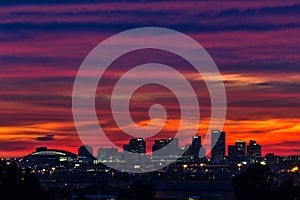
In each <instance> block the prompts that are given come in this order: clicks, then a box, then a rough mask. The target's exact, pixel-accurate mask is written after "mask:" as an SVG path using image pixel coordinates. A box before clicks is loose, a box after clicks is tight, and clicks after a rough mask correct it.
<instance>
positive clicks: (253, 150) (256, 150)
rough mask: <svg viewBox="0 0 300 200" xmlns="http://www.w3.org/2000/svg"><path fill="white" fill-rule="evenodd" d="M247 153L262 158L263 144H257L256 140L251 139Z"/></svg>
mask: <svg viewBox="0 0 300 200" xmlns="http://www.w3.org/2000/svg"><path fill="white" fill-rule="evenodd" d="M247 154H248V156H250V157H255V158H260V157H261V145H259V144H257V143H256V141H255V140H250V142H249V145H248V146H247Z"/></svg>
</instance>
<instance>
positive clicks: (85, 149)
mask: <svg viewBox="0 0 300 200" xmlns="http://www.w3.org/2000/svg"><path fill="white" fill-rule="evenodd" d="M213 131H219V130H213ZM213 131H212V132H213ZM219 132H220V133H221V132H222V133H223V134H226V133H225V132H224V131H219ZM219 139H220V138H219ZM171 140H176V142H175V147H177V148H179V149H185V150H186V151H188V150H190V151H191V152H190V153H191V155H194V156H195V155H199V152H200V149H203V148H204V152H205V151H206V149H205V147H204V146H203V144H202V138H201V136H193V137H192V138H191V141H190V143H187V144H185V145H184V146H180V145H179V140H178V138H168V139H162V138H161V139H158V140H155V141H154V143H153V144H152V145H151V149H152V150H151V151H150V152H149V151H147V149H146V148H145V147H146V141H145V140H144V138H136V139H131V140H130V141H127V142H125V143H124V144H123V149H121V151H119V150H120V149H118V148H111V147H100V148H97V149H94V148H93V147H91V146H89V145H81V146H79V147H77V149H76V153H75V154H77V155H78V156H84V157H89V156H90V155H93V156H94V157H95V158H98V157H101V155H102V154H103V155H104V154H107V152H106V151H105V150H109V152H113V154H114V153H125V151H129V152H132V153H142V154H145V155H151V156H155V154H153V152H154V153H155V151H157V150H159V149H160V148H163V147H164V146H165V145H168V143H169V141H171ZM221 140H222V137H221ZM141 141H142V143H143V144H142V146H141V145H140V144H138V143H137V142H141ZM256 141H257V140H255V139H251V140H249V141H248V143H247V141H246V140H236V141H235V144H234V145H232V144H227V143H226V141H225V143H221V144H219V145H221V146H223V145H224V150H225V152H224V155H223V157H222V158H221V160H223V158H225V157H227V158H230V157H231V156H232V155H230V154H232V152H231V151H230V149H231V147H234V148H235V149H234V150H233V151H234V152H236V155H235V156H257V157H263V156H265V155H267V154H272V153H274V152H268V153H266V154H262V149H263V145H260V143H257V142H256ZM160 143H161V144H160ZM240 143H244V147H243V149H242V150H239V149H238V147H240ZM130 144H132V145H133V146H134V148H133V149H132V148H131V147H130ZM186 145H189V148H187V147H186ZM194 145H195V146H198V145H199V147H196V148H197V149H196V150H195V149H194V148H195V146H194ZM217 145H218V144H216V145H215V146H217ZM253 146H255V147H259V153H258V151H257V150H256V148H253ZM47 149H48V150H49V149H51V148H48V147H46V146H45V147H43V146H36V147H35V150H36V151H44V150H47ZM148 149H149V148H148ZM211 149H213V148H211ZM55 150H59V149H55ZM60 150H63V151H64V150H65V149H60ZM241 151H242V153H241ZM90 152H92V154H90ZM195 152H197V153H195ZM31 153H32V152H31ZM71 153H74V152H71ZM169 153H170V152H169ZM216 153H219V152H216ZM210 154H211V152H210V153H208V154H205V156H204V157H209V158H211V159H213V157H212V155H210ZM221 154H223V153H222V152H221ZM166 155H167V156H168V155H169V154H166ZM170 155H171V156H172V153H171V154H170ZM170 155H169V156H170ZM275 155H277V154H275ZM293 155H295V154H291V155H284V156H293ZM23 156H26V155H23ZM23 156H22V157H23ZM295 156H300V154H299V155H295ZM3 158H5V157H3ZM12 158H13V157H12ZM217 160H218V159H217Z"/></svg>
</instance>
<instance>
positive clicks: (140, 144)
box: [123, 138, 146, 153]
mask: <svg viewBox="0 0 300 200" xmlns="http://www.w3.org/2000/svg"><path fill="white" fill-rule="evenodd" d="M123 150H124V151H127V152H131V153H146V141H145V140H144V139H143V138H137V139H131V140H130V141H129V144H126V145H123Z"/></svg>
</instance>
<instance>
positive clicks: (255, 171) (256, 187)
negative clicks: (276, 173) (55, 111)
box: [231, 163, 274, 200]
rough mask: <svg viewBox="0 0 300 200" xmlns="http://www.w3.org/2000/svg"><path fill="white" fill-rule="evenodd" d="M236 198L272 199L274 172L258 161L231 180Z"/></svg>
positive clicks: (239, 199) (251, 199) (237, 199)
mask: <svg viewBox="0 0 300 200" xmlns="http://www.w3.org/2000/svg"><path fill="white" fill-rule="evenodd" d="M231 184H232V186H233V188H234V193H235V198H236V200H253V199H255V200H268V199H271V187H272V186H273V184H274V183H273V173H272V172H271V170H270V168H269V167H268V166H266V165H261V164H259V163H256V164H254V165H251V166H250V167H249V168H248V169H246V171H244V172H243V173H242V174H240V175H238V176H236V177H234V178H233V179H232V181H231Z"/></svg>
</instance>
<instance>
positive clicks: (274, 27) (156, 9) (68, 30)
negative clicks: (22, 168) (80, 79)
mask: <svg viewBox="0 0 300 200" xmlns="http://www.w3.org/2000/svg"><path fill="white" fill-rule="evenodd" d="M72 2H73V3H68V2H67V1H50V0H48V1H43V3H40V1H33V0H32V1H26V3H24V2H23V1H3V2H1V4H0V7H1V9H0V156H1V157H17V156H24V155H27V154H29V153H31V152H33V151H34V150H35V147H38V146H47V147H49V148H57V149H64V150H68V151H71V152H75V153H76V152H77V149H78V147H79V146H80V145H82V142H81V140H80V137H79V136H78V133H77V130H76V127H75V124H74V121H73V115H72V90H73V84H74V81H75V78H76V74H77V71H78V69H79V68H80V66H81V64H82V62H83V61H84V59H85V57H86V56H87V55H88V54H89V53H90V52H91V50H93V48H94V47H95V46H96V45H98V44H99V43H101V42H102V41H104V40H105V39H107V38H109V37H110V36H112V35H115V34H117V33H119V32H122V31H126V30H128V29H132V28H140V27H163V28H169V29H172V30H176V31H179V32H181V33H184V34H186V35H188V36H189V37H191V38H193V39H194V40H196V41H197V42H198V43H200V44H201V45H202V46H203V47H204V48H205V49H206V51H207V52H208V53H209V55H210V56H211V58H212V59H213V60H214V62H215V63H216V65H217V66H218V69H219V71H220V73H221V75H222V79H223V81H224V84H225V89H226V95H227V115H226V121H225V124H224V127H223V130H224V131H226V143H227V145H228V144H234V142H235V141H236V140H241V139H242V140H246V141H247V143H248V142H249V140H250V139H254V140H256V141H257V143H259V144H261V145H262V146H263V147H262V148H263V155H265V154H267V153H271V152H274V153H275V154H277V155H291V154H300V152H299V151H300V147H299V141H300V66H299V63H300V54H299V53H300V38H299V35H300V4H299V2H297V1H264V2H260V1H253V2H250V3H245V2H242V1H241V2H239V1H233V2H226V3H225V2H221V1H149V2H148V1H147V2H144V1H132V2H130V1H120V2H117V1H102V2H100V1H89V2H87V3H85V2H83V1H72ZM166 42H168V40H166ZM170 42H171V43H174V42H173V41H170ZM137 53H139V58H138V59H137V58H136V56H134V55H128V56H129V57H127V58H126V59H125V61H126V63H127V64H130V63H131V64H132V63H135V62H136V63H139V59H141V60H143V59H146V60H147V59H149V58H153V59H157V60H159V59H160V58H159V57H160V56H166V57H169V59H171V60H172V62H171V63H170V64H173V65H175V67H176V68H177V69H178V70H179V71H181V72H183V73H185V75H186V76H188V75H190V76H189V78H190V79H189V80H190V81H191V82H192V85H193V84H194V85H196V86H195V87H198V90H199V91H198V92H197V98H198V100H199V101H200V102H199V104H200V110H201V119H200V121H199V127H200V128H199V130H198V132H197V134H198V135H201V136H202V137H204V136H205V134H206V132H207V129H208V128H207V127H208V124H209V120H210V117H209V116H210V103H209V93H208V91H207V89H205V84H204V83H203V80H201V79H199V80H198V79H193V71H192V70H188V69H190V68H189V67H187V65H188V64H187V63H185V62H184V61H183V60H180V59H179V60H178V58H176V57H174V55H169V54H168V53H167V52H155V51H151V50H149V51H148V52H147V51H144V52H137ZM149 55H150V56H149ZM130 56H131V57H130ZM176 59H177V60H176ZM120 60H121V61H122V59H121V58H120V59H119V61H117V62H115V63H114V67H115V68H112V70H111V71H109V72H106V73H105V74H104V75H105V76H103V78H102V79H101V80H102V84H104V85H105V86H107V87H105V89H103V88H102V89H101V84H99V85H98V90H97V95H96V110H97V116H98V119H99V123H100V124H102V125H103V127H104V129H105V130H107V134H108V135H109V134H111V136H110V139H111V140H112V141H114V142H115V143H116V144H117V145H118V146H119V147H121V146H122V144H124V143H126V142H127V141H128V139H129V138H128V137H127V136H122V134H123V133H122V131H120V129H118V128H116V127H115V126H116V124H115V123H114V122H113V118H112V117H111V113H110V111H109V110H108V108H109V103H110V102H109V101H108V99H107V98H106V97H107V94H109V93H107V92H111V91H112V88H113V83H114V81H116V78H118V77H119V76H120V74H122V73H123V72H124V70H126V69H127V67H124V65H123V63H122V62H121V61H120ZM132 60H133V61H132ZM150 60H151V59H150ZM141 76H147V74H142V75H141ZM152 76H154V77H160V76H161V77H164V78H166V79H168V78H170V79H171V78H172V75H169V74H163V73H162V72H155V73H153V74H152ZM175 97H176V96H174V94H173V93H172V92H171V91H170V90H168V88H164V87H161V86H157V85H149V86H143V87H141V88H139V89H138V90H137V91H135V93H134V97H133V98H132V99H131V102H130V105H131V107H130V108H131V116H132V118H133V120H134V121H135V122H136V123H137V124H139V125H141V126H143V125H146V124H148V123H149V115H148V112H147V110H148V109H149V107H150V106H151V105H152V104H154V103H161V104H163V105H165V106H166V108H167V111H168V118H167V121H166V122H167V123H166V124H165V126H164V128H163V130H162V131H161V132H160V136H157V137H156V139H158V138H161V137H170V136H173V135H174V134H175V133H176V130H177V129H178V126H179V123H180V114H178V113H180V111H178V109H179V108H178V102H177V100H176V98H175ZM156 120H157V123H159V124H161V123H162V121H161V119H160V118H157V119H156ZM85 126H86V127H88V126H89V122H86V124H85ZM193 126H195V125H194V124H190V125H189V124H188V123H187V126H186V127H184V128H185V129H186V132H188V131H189V130H190V128H191V127H193ZM214 128H216V129H218V127H214ZM153 139H154V137H153V138H152V140H153ZM100 143H101V141H99V144H100ZM149 144H150V142H149Z"/></svg>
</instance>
